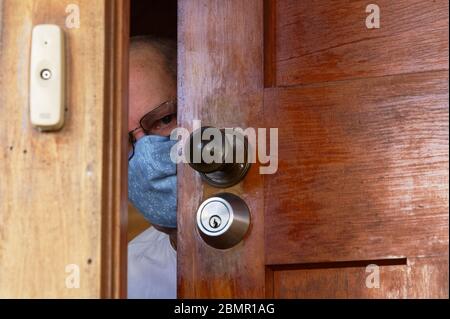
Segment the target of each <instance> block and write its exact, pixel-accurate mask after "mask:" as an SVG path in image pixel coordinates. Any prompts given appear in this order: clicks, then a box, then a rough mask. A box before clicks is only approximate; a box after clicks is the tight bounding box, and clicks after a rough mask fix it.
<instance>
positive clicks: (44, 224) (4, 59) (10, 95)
mask: <svg viewBox="0 0 450 319" xmlns="http://www.w3.org/2000/svg"><path fill="white" fill-rule="evenodd" d="M69 4H71V2H70V1H55V0H26V1H25V0H24V1H14V0H3V1H0V30H1V33H0V69H1V70H2V73H1V74H0V111H1V114H2V116H1V118H0V127H1V128H2V129H1V130H0V297H5V298H6V297H8V298H14V297H20V298H24V297H28V298H72V297H77V298H99V297H119V296H125V293H126V291H125V287H126V285H125V278H126V277H125V275H126V267H125V261H126V259H125V258H126V248H125V247H126V237H125V235H126V234H125V232H124V231H125V230H126V220H125V219H124V218H126V203H127V201H126V194H127V192H126V182H124V181H126V167H127V166H126V165H127V161H126V158H127V157H126V156H127V154H126V152H127V150H126V145H127V144H126V116H127V113H126V112H127V104H126V103H127V98H128V97H127V95H126V94H125V92H127V89H126V86H127V83H128V81H127V78H128V76H127V70H126V66H127V52H128V48H127V38H128V22H127V21H128V20H127V19H128V18H127V15H128V11H127V10H128V5H129V3H128V2H127V1H85V0H82V1H78V2H77V4H78V6H79V9H80V28H73V29H70V28H68V27H66V25H65V21H66V18H67V16H68V14H69V13H68V12H66V8H67V6H68V5H69ZM43 23H49V24H57V25H59V26H60V27H61V28H62V29H63V30H64V33H65V36H66V48H65V50H66V84H67V87H66V97H67V98H66V112H65V126H64V127H63V128H62V130H61V131H59V132H51V133H41V132H38V131H37V130H35V129H33V128H32V127H31V125H30V121H29V101H28V97H29V93H28V92H29V86H28V81H29V61H30V45H31V31H32V28H33V26H34V25H37V24H43ZM117 87H122V88H123V90H117ZM124 248H125V250H124ZM74 267H75V268H76V267H78V269H79V279H80V281H79V284H80V285H79V288H76V284H74V281H71V278H72V279H73V278H74V277H70V275H75V276H76V274H77V271H76V270H75V268H74ZM67 280H69V285H68V286H67V285H66V283H67ZM70 283H71V284H70Z"/></svg>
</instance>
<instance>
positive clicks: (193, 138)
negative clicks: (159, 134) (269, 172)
mask: <svg viewBox="0 0 450 319" xmlns="http://www.w3.org/2000/svg"><path fill="white" fill-rule="evenodd" d="M248 147H249V145H248V141H247V138H246V137H245V136H243V135H242V134H240V133H239V132H233V134H230V135H227V134H226V133H225V130H219V129H217V128H214V127H209V126H205V127H202V128H200V129H198V130H195V131H194V132H193V133H192V134H191V135H190V138H189V139H188V141H187V145H186V149H187V150H188V152H186V156H187V161H188V163H189V165H190V166H191V167H192V168H193V169H194V170H196V171H197V172H198V173H199V174H200V176H201V177H202V178H203V180H204V181H205V182H206V183H208V184H210V185H212V186H214V187H219V188H226V187H231V186H233V185H236V184H237V183H239V182H240V181H241V180H242V179H243V178H244V177H245V175H246V174H247V172H248V170H249V169H250V166H251V164H250V163H249V160H248ZM206 156H207V157H208V158H205V157H206Z"/></svg>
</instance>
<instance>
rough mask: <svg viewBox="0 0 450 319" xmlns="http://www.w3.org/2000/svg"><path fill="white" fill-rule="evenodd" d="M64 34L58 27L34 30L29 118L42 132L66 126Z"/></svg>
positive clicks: (49, 25)
mask: <svg viewBox="0 0 450 319" xmlns="http://www.w3.org/2000/svg"><path fill="white" fill-rule="evenodd" d="M64 51H65V50H64V32H63V30H62V29H61V28H60V27H59V26H57V25H51V24H41V25H36V26H35V27H34V28H33V35H32V42H31V61H30V119H31V124H32V125H33V126H34V127H36V128H37V129H39V130H41V131H54V130H59V129H61V128H62V126H63V125H64V109H65V107H64V104H65V94H64V92H65V85H64V84H65V74H64V64H65V54H64Z"/></svg>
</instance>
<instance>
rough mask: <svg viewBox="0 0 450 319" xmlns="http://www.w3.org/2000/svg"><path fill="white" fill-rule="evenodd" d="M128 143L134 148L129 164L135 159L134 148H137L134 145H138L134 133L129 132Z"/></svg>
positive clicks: (129, 157)
mask: <svg viewBox="0 0 450 319" xmlns="http://www.w3.org/2000/svg"><path fill="white" fill-rule="evenodd" d="M128 141H129V143H130V144H131V147H132V148H133V151H132V152H131V155H130V156H128V162H129V161H131V159H132V158H133V157H134V148H135V147H134V144H136V137H134V131H131V132H128Z"/></svg>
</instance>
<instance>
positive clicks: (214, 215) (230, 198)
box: [197, 193, 250, 249]
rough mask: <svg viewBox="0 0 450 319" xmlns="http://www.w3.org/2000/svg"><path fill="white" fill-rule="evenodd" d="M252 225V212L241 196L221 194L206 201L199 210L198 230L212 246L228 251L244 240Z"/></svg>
mask: <svg viewBox="0 0 450 319" xmlns="http://www.w3.org/2000/svg"><path fill="white" fill-rule="evenodd" d="M249 225H250V211H249V209H248V206H247V204H246V203H245V202H244V200H242V199H241V198H240V197H239V196H236V195H234V194H231V193H221V194H217V195H216V196H214V197H211V198H208V199H207V200H205V201H204V202H203V203H202V204H201V205H200V207H199V208H198V210H197V228H198V231H199V233H200V236H201V237H202V238H203V240H204V241H205V242H206V243H207V244H208V245H210V246H212V247H214V248H218V249H227V248H231V247H233V246H235V245H237V244H238V243H239V242H240V241H242V239H243V238H244V236H245V234H246V233H247V230H248V227H249Z"/></svg>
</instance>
